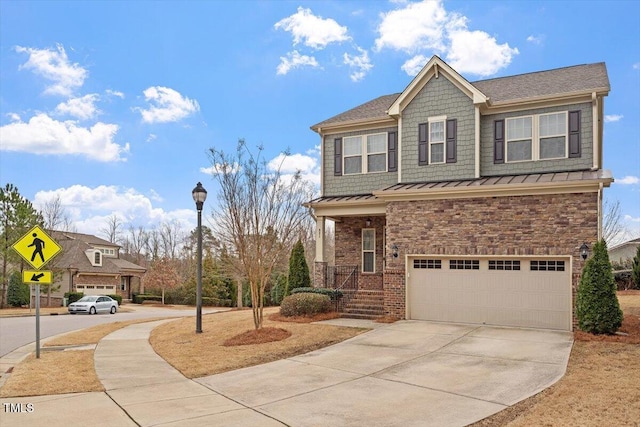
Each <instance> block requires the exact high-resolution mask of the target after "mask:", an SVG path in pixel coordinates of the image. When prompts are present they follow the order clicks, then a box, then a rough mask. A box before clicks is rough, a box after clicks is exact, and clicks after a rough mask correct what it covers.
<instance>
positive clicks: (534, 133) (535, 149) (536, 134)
mask: <svg viewBox="0 0 640 427" xmlns="http://www.w3.org/2000/svg"><path fill="white" fill-rule="evenodd" d="M553 114H564V116H565V133H564V134H558V135H547V136H545V137H544V138H557V137H560V136H563V137H564V156H562V157H547V158H544V159H543V158H540V139H541V137H540V117H542V116H550V115H553ZM527 117H530V118H531V158H530V159H525V160H509V143H510V142H517V141H525V140H527V139H529V138H518V139H515V138H514V139H509V124H508V122H509V121H510V120H517V119H526V118H527ZM504 125H505V126H504V128H505V130H504V132H505V137H504V161H505V163H523V162H537V161H541V160H543V161H544V160H559V159H567V158H569V112H568V111H552V112H550V113H543V114H534V115H527V116H517V117H507V118H505V123H504Z"/></svg>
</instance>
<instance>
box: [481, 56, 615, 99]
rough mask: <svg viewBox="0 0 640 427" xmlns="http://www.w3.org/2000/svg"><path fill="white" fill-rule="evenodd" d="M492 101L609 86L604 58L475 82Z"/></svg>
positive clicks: (585, 90)
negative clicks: (596, 61) (602, 60)
mask: <svg viewBox="0 0 640 427" xmlns="http://www.w3.org/2000/svg"><path fill="white" fill-rule="evenodd" d="M471 84H472V85H474V86H475V87H477V88H478V89H480V91H481V92H482V93H484V94H485V95H486V96H488V97H489V99H490V100H491V102H501V101H516V100H520V99H527V98H536V97H541V96H551V95H562V94H569V93H573V92H591V91H595V90H603V89H606V90H607V91H608V90H609V88H610V86H609V77H608V76H607V68H606V66H605V64H604V62H598V63H596V64H585V65H574V66H572V67H565V68H556V69H554V70H547V71H538V72H535V73H527V74H519V75H516V76H509V77H499V78H496V79H489V80H480V81H477V82H472V83H471Z"/></svg>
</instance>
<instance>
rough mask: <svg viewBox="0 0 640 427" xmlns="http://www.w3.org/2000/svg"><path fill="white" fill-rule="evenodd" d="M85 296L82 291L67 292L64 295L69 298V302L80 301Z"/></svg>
mask: <svg viewBox="0 0 640 427" xmlns="http://www.w3.org/2000/svg"><path fill="white" fill-rule="evenodd" d="M83 296H84V293H82V292H65V293H64V297H65V298H67V304H71V303H72V302H76V301H78V300H79V299H80V298H82V297H83Z"/></svg>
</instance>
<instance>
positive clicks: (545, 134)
mask: <svg viewBox="0 0 640 427" xmlns="http://www.w3.org/2000/svg"><path fill="white" fill-rule="evenodd" d="M506 130H507V132H506V151H507V162H522V161H529V160H545V159H563V158H566V157H567V112H566V111H563V112H559V113H549V114H539V115H534V116H525V117H514V118H508V119H506Z"/></svg>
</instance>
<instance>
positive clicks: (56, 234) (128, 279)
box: [49, 231, 146, 299]
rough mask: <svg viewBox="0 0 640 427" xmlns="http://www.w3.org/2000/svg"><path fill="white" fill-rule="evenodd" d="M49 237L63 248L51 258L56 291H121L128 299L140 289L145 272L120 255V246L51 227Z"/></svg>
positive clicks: (91, 293) (97, 292) (123, 296)
mask: <svg viewBox="0 0 640 427" xmlns="http://www.w3.org/2000/svg"><path fill="white" fill-rule="evenodd" d="M51 237H52V238H53V240H55V241H56V242H57V243H58V244H59V245H60V246H61V247H62V252H61V253H60V254H59V255H58V256H56V257H55V258H54V259H53V260H52V265H51V266H50V267H49V268H51V269H52V270H54V275H55V281H56V282H55V284H54V286H56V285H60V289H59V290H58V293H61V294H64V293H65V292H83V293H84V294H85V295H97V294H101V295H116V294H117V295H121V296H122V298H123V299H131V298H132V294H133V293H142V292H143V291H144V286H143V284H142V276H143V275H144V273H145V272H146V269H145V268H144V267H141V266H139V265H137V264H134V263H132V262H129V261H126V260H124V259H121V258H120V253H119V250H120V246H119V245H117V244H115V243H111V242H109V241H107V240H104V239H101V238H99V237H96V236H92V235H90V234H80V233H69V232H62V231H52V232H51Z"/></svg>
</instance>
